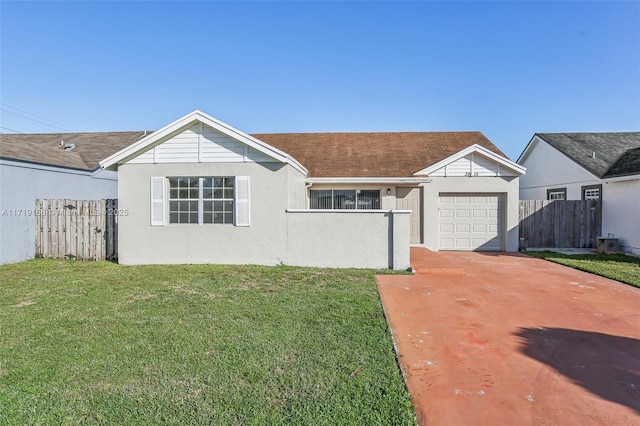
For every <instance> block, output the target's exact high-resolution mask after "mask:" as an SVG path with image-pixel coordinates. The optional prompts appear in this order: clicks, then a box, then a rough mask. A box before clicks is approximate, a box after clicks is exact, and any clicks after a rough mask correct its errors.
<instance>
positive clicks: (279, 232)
mask: <svg viewBox="0 0 640 426" xmlns="http://www.w3.org/2000/svg"><path fill="white" fill-rule="evenodd" d="M100 164H101V166H102V167H104V168H105V169H108V170H117V171H118V199H119V210H121V211H123V212H125V213H124V214H123V215H122V216H121V217H119V239H118V242H119V246H118V254H119V261H120V262H121V263H124V264H151V263H155V264H158V263H227V264H244V263H253V264H278V263H284V264H290V265H304V266H336V267H375V268H380V267H385V268H386V267H394V268H396V269H401V268H406V267H408V266H409V246H410V244H415V245H423V246H426V247H427V248H430V249H432V250H489V251H505V250H506V251H516V250H517V249H518V188H519V185H518V181H519V177H520V176H521V175H522V174H523V173H524V171H525V169H524V167H522V166H520V165H518V164H516V163H514V162H512V161H510V160H509V159H507V158H506V157H505V155H504V154H503V153H502V152H501V151H500V150H499V149H498V148H497V147H496V146H495V145H493V144H492V143H491V142H490V141H489V140H488V139H487V138H486V137H485V136H484V135H482V134H481V133H480V132H429V133H417V132H416V133H413V132H410V133H303V134H299V133H296V134H256V135H248V134H246V133H243V132H241V131H240V130H237V129H235V128H233V127H231V126H229V125H227V124H225V123H222V122H220V121H218V120H216V119H214V118H213V117H210V116H208V115H207V114H204V113H202V112H200V111H194V112H192V113H190V114H187V115H186V116H184V117H182V118H180V119H178V120H176V121H174V122H173V123H171V124H169V125H167V126H165V127H164V128H162V129H160V130H157V131H155V132H153V133H152V134H150V135H148V136H146V137H144V138H142V139H140V140H139V141H137V142H134V143H132V144H131V145H130V146H128V147H126V148H124V149H122V150H121V151H119V152H117V153H115V154H114V155H111V156H109V157H108V158H106V159H104V160H103V161H101V162H100Z"/></svg>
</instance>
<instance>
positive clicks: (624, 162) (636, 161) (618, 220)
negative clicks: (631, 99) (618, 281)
mask: <svg viewBox="0 0 640 426" xmlns="http://www.w3.org/2000/svg"><path fill="white" fill-rule="evenodd" d="M518 164H521V165H523V166H525V167H526V168H527V174H526V175H525V176H523V177H522V178H521V179H520V199H523V200H602V234H603V236H608V235H609V234H613V235H615V237H617V238H619V242H620V247H621V248H622V250H624V251H626V252H630V253H634V254H636V255H640V215H639V214H638V212H640V132H628V133H536V134H535V135H534V136H533V138H532V139H531V141H530V142H529V144H528V145H527V147H526V148H525V150H524V151H523V152H522V154H521V155H520V158H519V159H518Z"/></svg>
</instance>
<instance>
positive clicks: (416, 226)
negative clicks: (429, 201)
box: [396, 188, 422, 244]
mask: <svg viewBox="0 0 640 426" xmlns="http://www.w3.org/2000/svg"><path fill="white" fill-rule="evenodd" d="M421 205H422V190H421V188H396V208H397V209H399V210H411V219H410V223H411V244H421V243H422V212H421V209H420V206H421Z"/></svg>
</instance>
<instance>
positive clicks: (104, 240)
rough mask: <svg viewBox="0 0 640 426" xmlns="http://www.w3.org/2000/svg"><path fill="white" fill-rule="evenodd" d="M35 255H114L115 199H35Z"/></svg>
mask: <svg viewBox="0 0 640 426" xmlns="http://www.w3.org/2000/svg"><path fill="white" fill-rule="evenodd" d="M35 212H36V257H45V258H54V259H78V260H117V259H118V220H117V217H118V200H116V199H107V200H90V201H82V200H36V211H35Z"/></svg>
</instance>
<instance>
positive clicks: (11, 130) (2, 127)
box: [0, 126, 24, 135]
mask: <svg viewBox="0 0 640 426" xmlns="http://www.w3.org/2000/svg"><path fill="white" fill-rule="evenodd" d="M0 129H5V130H9V131H10V132H16V133H20V134H21V135H22V134H24V133H22V132H19V131H17V130H13V129H10V128H8V127H4V126H0Z"/></svg>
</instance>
